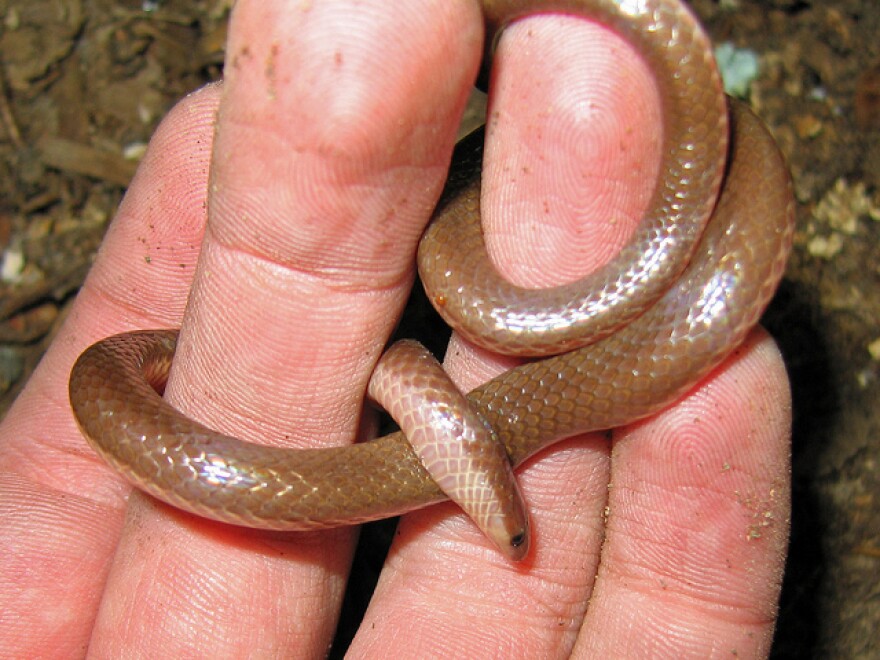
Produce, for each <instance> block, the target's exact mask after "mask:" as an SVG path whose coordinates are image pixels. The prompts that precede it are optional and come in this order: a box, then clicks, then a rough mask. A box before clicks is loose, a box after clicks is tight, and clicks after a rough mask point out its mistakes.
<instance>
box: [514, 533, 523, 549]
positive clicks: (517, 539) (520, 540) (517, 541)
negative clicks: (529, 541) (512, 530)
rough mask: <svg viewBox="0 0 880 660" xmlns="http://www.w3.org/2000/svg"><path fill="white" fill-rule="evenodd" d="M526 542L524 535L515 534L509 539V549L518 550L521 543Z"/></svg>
mask: <svg viewBox="0 0 880 660" xmlns="http://www.w3.org/2000/svg"><path fill="white" fill-rule="evenodd" d="M525 540H526V533H525V532H520V533H519V534H515V535H514V536H511V537H510V545H511V547H514V548H518V547H519V546H521V545H522V544H523V541H525Z"/></svg>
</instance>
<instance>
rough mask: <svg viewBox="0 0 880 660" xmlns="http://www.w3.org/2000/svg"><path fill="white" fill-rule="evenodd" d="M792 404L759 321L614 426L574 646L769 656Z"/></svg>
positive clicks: (783, 536)
mask: <svg viewBox="0 0 880 660" xmlns="http://www.w3.org/2000/svg"><path fill="white" fill-rule="evenodd" d="M790 433H791V401H790V397H789V390H788V379H787V376H786V374H785V368H784V365H783V363H782V359H781V357H780V355H779V352H778V350H777V348H776V346H775V344H774V343H773V340H772V339H770V338H769V337H768V336H767V334H766V333H765V332H763V331H760V330H758V331H756V332H754V333H753V334H752V336H751V337H750V339H749V340H748V341H747V342H746V344H745V345H744V346H742V347H741V348H740V349H739V350H738V352H737V354H736V355H735V356H734V357H733V358H732V359H731V360H729V361H728V363H727V364H726V365H725V366H723V367H722V368H721V369H719V370H718V371H717V372H716V373H715V374H714V375H713V377H712V378H710V379H709V380H708V381H707V382H706V383H704V384H703V385H702V386H701V387H700V388H699V389H697V390H696V391H695V392H693V393H692V394H691V395H690V396H688V397H687V398H686V399H685V400H684V401H682V402H681V404H680V405H677V406H676V407H675V408H674V409H671V410H668V411H666V412H665V413H663V414H661V415H659V416H657V417H656V418H653V419H652V420H650V421H649V422H647V423H644V424H636V425H634V426H632V427H630V428H626V429H621V430H620V431H619V435H618V434H616V442H615V444H614V453H613V460H612V480H611V484H612V486H611V490H610V499H609V503H608V511H609V514H608V527H607V538H606V541H605V546H604V549H603V552H602V562H601V568H600V570H599V576H598V578H597V581H596V588H595V590H594V592H593V594H592V597H591V601H590V610H589V614H588V616H587V620H586V622H585V624H584V628H583V630H582V631H581V635H580V638H579V640H578V646H577V649H576V653H575V656H579V657H590V658H592V657H602V656H605V655H609V654H612V655H615V656H621V657H639V656H644V655H654V654H656V653H657V652H658V649H661V648H662V649H664V651H663V653H664V654H667V655H675V656H676V657H683V656H687V657H695V658H705V657H711V656H714V655H722V654H723V655H735V656H737V657H747V658H760V657H766V655H767V654H768V653H769V648H770V643H771V641H772V635H773V629H774V622H775V619H776V611H777V603H778V599H779V590H780V587H781V581H782V571H783V564H784V557H785V547H786V544H787V542H788V524H789V510H790V502H789V496H790V492H789V438H790Z"/></svg>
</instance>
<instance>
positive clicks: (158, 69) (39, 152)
mask: <svg viewBox="0 0 880 660" xmlns="http://www.w3.org/2000/svg"><path fill="white" fill-rule="evenodd" d="M228 4H229V3H228V2H226V1H225V0H201V1H198V0H175V1H169V2H159V3H155V2H154V3H141V2H135V1H130V2H113V1H111V0H69V1H67V2H64V3H58V2H56V1H55V0H29V1H25V0H18V1H13V0H5V1H3V0H0V7H2V8H3V11H2V12H0V15H2V16H3V21H2V24H0V250H2V252H0V388H2V390H0V391H2V392H5V395H4V396H3V398H2V401H0V414H3V412H5V410H6V409H7V408H8V406H9V405H10V403H11V401H12V400H13V399H14V396H15V394H16V393H17V392H18V390H19V389H20V387H21V384H22V383H23V382H24V381H25V379H26V377H27V375H28V373H29V372H30V370H31V369H32V368H33V366H34V364H35V363H36V360H37V359H38V358H39V356H40V355H41V353H42V351H43V349H44V348H45V346H46V344H47V343H48V341H49V340H50V339H51V337H52V336H53V333H54V329H55V328H56V327H57V326H58V324H59V323H60V321H61V320H63V318H64V315H65V310H66V309H67V306H68V303H69V301H70V300H71V298H72V296H73V294H74V293H75V291H76V290H77V288H78V287H79V285H80V283H81V282H82V279H83V277H84V275H85V273H86V271H87V270H88V267H89V265H90V263H91V259H92V256H93V254H94V251H95V249H96V248H97V246H98V244H99V242H100V239H101V236H102V234H103V231H104V229H105V228H106V225H107V222H108V221H109V219H110V218H111V217H112V215H113V213H114V211H115V208H116V206H117V205H118V203H119V201H120V199H121V196H122V193H123V190H124V187H125V184H126V183H127V181H128V180H129V178H130V177H131V175H132V173H133V172H134V169H135V167H136V165H137V160H138V158H139V157H140V155H142V154H143V150H144V146H145V145H146V143H147V142H148V141H149V138H150V135H151V134H152V132H153V130H154V129H155V127H156V125H157V123H158V121H159V120H160V119H161V117H162V116H163V115H164V114H165V113H166V112H167V111H168V109H169V108H170V107H171V106H172V105H173V104H174V102H175V101H176V100H178V99H179V98H180V97H181V96H183V95H184V94H185V93H187V92H188V91H191V90H193V89H195V88H197V87H199V86H201V85H203V84H204V83H206V82H208V81H211V80H216V79H217V78H219V76H220V73H221V66H222V58H223V52H222V48H223V43H224V39H225V29H226V24H225V20H226V18H227V17H228ZM693 4H694V7H695V10H696V11H697V13H698V14H699V15H700V16H701V18H702V19H703V21H704V22H705V23H706V25H707V27H708V29H709V31H710V33H711V34H712V37H713V39H714V40H715V42H716V43H723V42H730V43H732V44H733V45H734V46H735V47H736V48H738V49H750V50H752V51H754V52H755V53H756V54H757V56H758V59H759V75H758V78H757V79H756V80H755V81H754V82H753V83H752V85H751V89H750V93H749V97H748V99H749V102H750V103H751V105H752V106H753V107H754V108H755V109H756V110H757V112H758V113H759V114H760V115H761V116H762V117H763V118H764V119H765V121H766V122H767V123H768V124H769V125H770V127H771V129H772V131H773V133H774V134H775V136H776V138H777V140H778V141H779V144H780V146H781V147H782V150H783V151H784V153H785V154H786V156H787V158H788V159H789V162H790V164H791V169H792V173H793V176H794V180H795V187H796V195H797V200H798V228H797V234H796V239H795V251H794V255H793V257H792V259H791V262H790V264H789V268H788V271H787V273H786V278H785V281H784V283H783V286H782V288H781V289H780V292H779V294H778V295H777V297H776V300H775V302H774V304H773V305H772V307H771V309H770V311H769V312H768V314H767V315H766V317H765V324H766V325H767V326H768V327H769V329H770V330H771V332H772V333H773V335H774V336H775V337H776V338H777V340H778V341H779V343H780V345H781V347H782V351H783V353H784V355H785V359H786V362H787V365H788V368H789V372H790V374H791V379H792V389H793V394H794V422H795V425H794V439H793V476H794V491H793V497H794V513H793V531H792V537H791V550H790V556H789V561H788V565H787V569H786V576H785V586H784V592H783V598H782V603H781V610H780V612H781V616H780V621H779V626H778V630H777V635H776V640H775V642H774V647H773V655H774V657H779V658H789V657H823V658H857V657H864V658H868V657H880V632H878V630H880V580H878V579H877V576H878V574H880V477H878V463H880V412H878V411H880V286H878V285H880V240H878V239H880V119H878V118H880V39H878V38H877V35H878V34H880V3H877V2H876V1H875V0H763V1H759V0H695V1H694V3H693ZM145 7H154V9H153V10H151V11H150V10H145ZM376 535H385V536H387V535H388V526H387V525H386V526H384V527H383V526H378V527H375V528H373V531H368V532H367V533H365V534H364V535H363V537H362V538H363V542H362V544H361V546H362V547H361V552H360V554H359V558H358V559H357V560H356V563H355V567H354V570H353V573H352V574H353V579H352V583H351V585H350V593H349V600H348V602H347V606H346V611H345V613H344V615H343V623H342V627H341V633H340V634H341V638H340V644H339V645H338V647H337V648H343V647H344V638H345V637H346V636H347V635H348V634H350V631H351V630H353V627H354V626H356V625H357V621H358V618H357V617H358V613H357V612H358V610H359V609H360V608H361V607H362V606H363V604H365V603H366V602H367V601H368V599H369V593H370V590H371V584H372V582H373V581H374V579H375V575H376V571H377V570H378V567H380V566H381V561H382V552H381V551H377V550H375V546H370V543H372V542H373V541H372V540H371V538H372V537H373V536H376ZM371 548H372V549H371Z"/></svg>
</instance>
